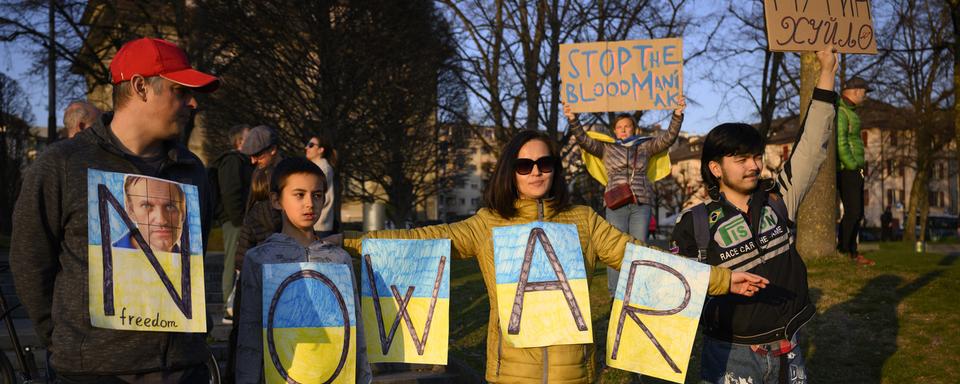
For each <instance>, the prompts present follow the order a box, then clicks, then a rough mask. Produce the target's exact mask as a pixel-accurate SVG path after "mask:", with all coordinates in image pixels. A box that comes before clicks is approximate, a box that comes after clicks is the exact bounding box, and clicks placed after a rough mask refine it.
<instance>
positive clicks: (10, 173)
mask: <svg viewBox="0 0 960 384" xmlns="http://www.w3.org/2000/svg"><path fill="white" fill-rule="evenodd" d="M31 120H33V113H32V112H30V105H29V104H27V96H26V94H24V92H23V89H22V88H20V84H18V83H17V81H16V80H14V79H11V78H10V77H9V76H7V75H5V74H3V73H0V177H2V178H3V180H4V182H3V185H2V186H0V233H10V230H11V229H12V227H11V224H12V222H11V218H12V215H13V203H14V202H15V201H16V198H17V191H18V190H19V187H20V181H21V178H20V177H21V172H20V171H21V169H22V168H23V166H24V165H25V164H26V160H27V151H28V150H29V148H28V141H29V139H30V124H29V123H28V121H31Z"/></svg>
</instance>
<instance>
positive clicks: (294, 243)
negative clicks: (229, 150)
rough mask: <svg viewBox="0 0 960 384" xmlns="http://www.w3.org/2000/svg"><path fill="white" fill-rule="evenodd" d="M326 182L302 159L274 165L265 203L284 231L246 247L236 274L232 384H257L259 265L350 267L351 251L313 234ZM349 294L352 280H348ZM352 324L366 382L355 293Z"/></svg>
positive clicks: (260, 363)
mask: <svg viewBox="0 0 960 384" xmlns="http://www.w3.org/2000/svg"><path fill="white" fill-rule="evenodd" d="M326 188H327V183H326V180H325V176H324V174H323V171H321V170H320V168H319V167H317V166H316V164H313V163H312V162H310V161H309V160H307V159H304V158H288V159H284V160H283V161H281V162H280V163H279V164H277V167H276V170H274V173H273V177H272V179H271V181H270V190H271V192H270V203H271V204H272V205H273V208H274V209H277V210H279V211H280V212H281V215H282V217H283V220H282V221H283V229H282V231H281V232H280V233H274V234H273V235H271V236H270V237H269V238H267V240H266V241H265V242H264V243H263V244H260V245H259V246H257V247H255V248H252V249H250V250H249V251H247V254H246V256H245V258H244V259H245V261H244V263H243V270H242V272H241V277H240V281H241V288H240V289H241V290H242V292H241V294H242V297H243V302H242V303H241V304H240V311H239V322H240V331H239V335H238V340H237V369H236V382H237V384H245V383H262V382H263V381H264V372H263V366H264V364H263V358H264V355H263V354H264V351H263V331H262V329H263V296H262V290H263V265H265V264H282V263H302V262H320V263H339V264H344V265H347V266H349V267H350V269H351V276H355V274H353V273H352V270H353V264H352V262H351V259H350V255H349V254H348V253H347V252H346V251H344V250H343V248H340V247H339V246H338V245H335V244H333V243H330V242H327V241H323V240H321V239H319V238H318V237H317V234H316V232H314V230H313V225H314V223H315V222H316V221H317V219H318V218H319V217H320V210H321V209H322V208H323V199H324V193H325V191H326ZM352 284H353V290H354V292H359V291H358V290H357V283H356V281H353V282H352ZM354 308H355V318H356V327H357V340H356V350H357V357H356V361H357V363H356V366H357V373H356V382H357V383H369V382H370V381H371V380H372V378H373V375H372V373H371V371H370V364H369V363H368V362H367V351H366V344H365V341H364V335H363V321H361V320H360V299H359V296H358V295H356V294H355V295H354Z"/></svg>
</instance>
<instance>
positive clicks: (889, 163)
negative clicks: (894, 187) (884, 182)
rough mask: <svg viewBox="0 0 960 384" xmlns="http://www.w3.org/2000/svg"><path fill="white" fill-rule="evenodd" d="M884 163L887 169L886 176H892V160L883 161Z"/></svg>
mask: <svg viewBox="0 0 960 384" xmlns="http://www.w3.org/2000/svg"><path fill="white" fill-rule="evenodd" d="M885 163H886V168H887V176H892V175H893V165H894V164H893V160H889V159H888V160H886V161H885Z"/></svg>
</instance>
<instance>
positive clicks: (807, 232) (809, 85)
mask: <svg viewBox="0 0 960 384" xmlns="http://www.w3.org/2000/svg"><path fill="white" fill-rule="evenodd" d="M819 72H820V63H819V62H818V61H817V55H816V54H814V53H812V52H806V53H803V54H802V55H801V56H800V120H801V121H803V119H805V118H806V114H807V106H809V105H810V101H811V99H812V98H813V88H814V87H815V86H816V83H817V78H818V75H819ZM836 147H837V137H836V135H831V137H830V140H829V146H828V147H827V158H826V160H824V161H823V164H822V165H821V166H820V173H819V174H817V178H816V180H815V181H814V183H813V186H811V187H810V190H809V191H807V194H806V197H804V199H803V202H801V203H800V209H799V210H798V211H797V250H798V251H799V252H800V255H802V256H804V257H809V258H817V257H824V256H834V255H836V254H837V252H836V250H837V203H836V201H837V148H836Z"/></svg>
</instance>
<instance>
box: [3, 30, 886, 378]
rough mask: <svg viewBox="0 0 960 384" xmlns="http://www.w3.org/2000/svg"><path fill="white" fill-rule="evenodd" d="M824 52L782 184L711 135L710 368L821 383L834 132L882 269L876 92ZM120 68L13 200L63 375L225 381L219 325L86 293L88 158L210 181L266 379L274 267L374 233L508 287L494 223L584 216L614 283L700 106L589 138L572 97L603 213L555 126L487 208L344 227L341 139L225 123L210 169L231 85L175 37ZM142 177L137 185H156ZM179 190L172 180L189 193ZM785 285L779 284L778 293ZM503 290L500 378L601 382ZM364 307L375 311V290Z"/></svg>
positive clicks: (234, 353)
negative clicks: (655, 176) (443, 250)
mask: <svg viewBox="0 0 960 384" xmlns="http://www.w3.org/2000/svg"><path fill="white" fill-rule="evenodd" d="M817 56H818V58H819V60H820V64H821V72H820V77H819V81H818V83H817V88H816V90H815V91H814V94H813V100H814V101H813V102H812V103H811V104H810V106H809V109H808V113H807V114H806V116H807V117H806V119H805V121H804V122H802V129H801V136H800V137H799V138H798V141H797V144H796V147H795V149H794V151H793V153H792V155H791V157H790V159H789V160H788V161H787V162H786V164H785V166H784V169H783V171H781V172H780V173H779V174H778V175H776V177H775V178H774V179H769V180H768V179H762V178H761V177H760V171H761V170H762V169H763V166H762V155H763V148H764V145H765V138H763V137H762V136H760V135H759V133H758V132H757V131H756V130H755V129H754V128H753V127H751V126H749V125H746V124H741V123H737V124H730V123H728V124H721V125H719V126H717V127H716V128H714V129H713V130H711V131H710V133H708V134H707V136H706V139H705V141H704V143H703V151H702V157H701V174H702V177H703V180H704V183H705V184H706V186H707V189H708V191H709V195H710V201H706V202H704V203H702V204H698V205H696V206H695V208H691V209H688V210H686V211H684V212H683V213H682V214H681V215H680V219H679V220H678V223H677V225H676V228H675V230H674V232H673V235H672V238H671V240H672V244H671V245H672V247H673V251H674V252H675V253H677V254H679V255H681V256H685V257H689V258H693V259H696V260H699V261H701V262H704V263H707V264H709V265H710V280H709V290H708V293H709V294H710V295H711V297H713V299H712V300H710V301H709V303H708V305H707V307H706V308H705V309H704V319H703V321H704V324H705V327H704V331H703V332H704V335H705V345H704V350H703V358H702V360H701V364H702V368H701V375H702V378H703V380H705V381H707V382H717V383H720V382H725V380H729V379H731V378H734V379H736V380H739V381H738V382H766V379H764V378H765V377H767V375H769V374H770V372H773V374H774V375H778V376H779V377H781V378H783V379H784V380H783V381H781V382H791V383H793V382H796V383H799V382H803V379H804V362H803V356H802V355H801V354H800V351H799V349H798V348H797V344H798V341H797V340H798V336H797V335H798V333H799V330H800V328H801V327H802V326H803V325H804V324H805V323H806V322H807V320H809V319H810V317H811V316H812V315H813V313H814V312H815V308H814V306H813V303H812V302H811V301H810V299H809V296H808V292H807V276H806V267H805V265H804V263H803V261H802V259H801V257H800V255H799V253H798V251H797V250H796V246H795V237H796V222H795V220H796V212H797V208H798V205H799V203H800V201H801V200H802V198H803V196H804V194H805V193H806V191H807V189H809V187H810V185H811V184H812V182H813V179H814V177H815V175H816V174H817V172H818V170H819V167H820V163H822V162H823V159H824V158H825V154H824V153H822V152H823V151H822V150H821V149H822V148H825V143H826V140H827V138H828V136H829V135H831V134H832V133H831V129H832V127H834V126H836V127H837V135H838V136H837V138H838V144H839V145H838V146H839V147H840V151H841V152H840V156H839V157H840V167H839V173H838V176H837V178H838V185H840V191H841V196H842V198H843V204H844V218H843V221H842V222H841V225H840V227H841V230H842V231H841V234H840V251H841V252H844V253H845V254H848V255H849V256H850V257H851V259H852V260H853V261H854V262H855V263H859V264H864V265H868V264H869V265H872V264H873V261H871V260H869V259H866V258H865V257H863V255H862V254H860V253H859V252H858V250H857V248H856V242H857V241H856V230H857V227H858V224H857V223H858V222H859V221H860V220H862V193H863V176H862V169H863V149H862V143H859V144H858V140H859V120H858V118H857V115H856V112H855V108H856V106H857V105H859V104H860V103H861V102H862V100H863V97H864V94H865V92H867V91H869V87H868V86H867V85H866V83H865V82H863V81H862V80H859V82H858V79H854V80H852V81H851V82H848V84H847V86H846V87H845V90H844V91H843V97H842V99H840V100H839V101H838V99H837V94H836V93H835V92H834V78H835V76H836V71H837V59H836V54H835V52H834V51H831V50H824V51H821V52H818V53H817ZM110 69H111V73H112V76H113V85H114V91H113V110H112V111H110V112H105V113H102V114H101V112H100V111H99V110H98V109H97V108H96V107H94V106H93V105H91V104H90V103H88V102H83V101H78V102H73V103H71V104H70V105H69V106H68V107H67V109H66V111H65V114H64V123H65V125H66V130H65V132H66V133H65V135H66V137H68V138H70V139H69V140H62V141H60V142H58V143H56V144H54V145H52V146H50V147H49V148H48V149H47V150H46V151H45V152H44V153H43V154H42V155H41V156H40V157H39V159H38V160H37V161H36V162H35V163H34V164H33V165H32V166H31V167H30V168H29V170H28V171H27V174H26V177H25V180H24V183H23V190H22V192H21V194H20V199H19V200H18V202H17V209H16V212H15V214H14V231H13V236H12V240H11V256H10V260H11V267H12V270H13V274H14V279H15V283H16V288H17V292H18V293H19V295H20V297H21V300H22V301H23V303H24V306H25V308H26V309H27V312H28V314H29V316H30V318H31V320H32V321H33V323H34V325H35V328H36V330H37V334H38V335H39V336H40V338H41V339H42V340H43V343H44V345H45V346H46V347H47V348H48V350H49V354H50V366H51V367H52V370H53V371H55V372H56V376H55V377H56V382H59V383H126V382H137V383H141V382H142V383H191V382H203V381H205V380H206V379H205V378H206V375H207V368H206V366H205V360H206V358H207V355H206V352H205V351H207V347H206V340H205V338H204V335H202V334H193V333H176V332H172V333H160V332H144V331H118V330H111V329H102V328H96V327H93V326H92V325H91V322H90V314H89V312H88V308H87V296H86V295H87V286H86V285H87V275H86V271H87V268H88V267H87V256H86V255H87V247H88V242H87V225H88V220H87V205H86V201H87V195H86V194H87V189H86V188H80V187H78V186H80V185H83V183H84V181H85V180H86V178H85V175H86V170H87V169H89V168H96V169H99V170H105V171H112V172H122V173H129V174H138V175H143V176H149V177H154V178H159V179H165V180H169V181H174V182H178V183H184V184H192V185H196V186H197V187H198V190H199V199H200V201H199V203H200V209H201V215H200V216H201V217H200V220H201V223H202V232H203V233H202V235H203V237H204V241H203V244H204V245H205V246H206V245H207V244H208V243H207V241H206V240H207V239H208V233H209V229H210V228H211V227H212V226H214V225H216V224H219V226H220V228H221V231H222V236H223V249H224V270H223V275H222V279H221V288H222V292H223V295H224V296H223V299H224V301H225V303H227V304H226V309H225V315H224V317H223V319H217V320H218V321H220V320H222V321H223V322H225V323H228V324H233V328H232V332H231V336H230V343H229V351H230V352H229V355H230V361H229V364H228V366H227V367H226V376H225V379H226V380H227V381H228V382H237V383H260V382H263V380H264V378H263V358H264V356H263V354H264V351H263V345H264V344H263V341H262V333H261V325H260V324H261V322H262V319H261V316H262V306H263V302H262V296H261V294H260V289H261V288H262V281H261V276H262V273H263V272H262V268H263V266H264V265H265V264H273V263H287V262H306V261H313V262H326V263H340V264H346V265H352V263H351V256H350V255H351V254H353V255H354V257H356V255H357V254H358V253H359V252H360V244H361V240H362V239H363V238H406V239H439V238H445V239H450V241H451V248H452V249H451V252H452V256H453V257H457V258H474V259H476V260H477V263H478V265H479V267H480V270H481V272H482V275H483V280H484V283H485V286H486V287H487V288H488V289H489V288H490V287H494V286H495V285H496V282H495V280H494V278H495V266H494V256H493V255H494V252H493V243H492V241H491V240H490V238H491V231H492V229H493V228H495V227H502V226H508V225H515V224H524V223H529V222H532V221H544V222H553V223H566V224H574V225H575V226H576V228H577V231H578V235H579V237H580V239H584V242H583V244H584V245H585V247H584V248H583V249H582V251H583V259H584V263H585V266H586V268H587V270H593V267H594V265H595V264H596V263H602V264H604V265H606V266H607V267H608V288H609V289H610V292H611V293H613V292H614V291H615V289H616V284H617V281H618V278H617V271H618V270H619V268H620V264H621V261H622V259H623V257H624V249H625V247H626V246H627V244H628V243H633V244H638V245H644V244H645V242H646V239H647V235H648V230H649V225H650V222H651V211H652V209H651V204H652V203H653V190H652V181H651V180H649V179H648V178H647V172H646V171H647V166H648V162H649V160H650V158H651V157H652V156H653V155H654V154H656V153H659V152H662V151H665V150H667V149H668V148H669V147H670V146H671V145H672V144H673V143H674V142H675V141H676V139H677V137H678V135H679V133H680V130H681V126H682V123H683V116H684V109H685V108H686V102H685V101H684V100H683V99H682V98H679V99H678V100H676V103H677V104H676V105H677V108H676V109H675V110H674V111H673V113H672V118H671V122H670V126H669V128H668V129H667V130H666V131H665V132H663V133H662V134H660V135H658V136H656V137H643V136H640V135H639V131H638V129H637V121H636V120H635V119H634V117H633V116H632V115H629V114H623V115H618V116H617V117H616V119H614V121H613V124H612V126H611V131H612V132H613V133H614V135H615V136H616V137H615V139H614V141H613V142H610V143H608V142H602V141H598V140H595V139H593V138H591V137H589V136H588V135H587V134H586V133H585V131H584V129H583V127H582V126H581V125H580V122H579V118H578V116H577V115H576V114H573V113H572V112H570V110H569V108H566V107H565V109H564V113H565V115H566V117H567V119H568V122H569V125H570V129H571V130H572V131H573V133H574V135H575V136H576V138H577V143H578V145H579V147H580V149H581V150H583V151H587V152H590V153H592V154H593V155H595V156H597V157H599V158H601V159H602V162H603V164H604V165H605V169H606V172H607V178H608V180H609V182H608V183H607V185H606V189H605V192H606V193H605V196H604V200H605V205H606V212H605V215H604V216H603V217H601V216H600V215H598V214H597V213H596V212H595V211H594V210H593V209H592V208H589V207H586V206H578V205H574V204H572V203H571V196H570V190H569V189H568V188H567V180H566V177H565V176H566V175H565V167H564V166H563V164H562V161H561V156H560V147H559V143H558V142H557V140H556V139H555V138H553V137H550V136H548V135H547V134H545V133H543V132H539V131H533V130H524V131H521V132H520V133H518V134H517V135H515V136H514V137H512V138H511V139H510V140H509V142H507V143H506V145H505V146H504V147H503V149H502V150H501V151H500V152H499V153H500V155H499V158H498V159H497V162H496V164H495V168H494V170H493V174H492V177H491V179H490V181H489V183H488V185H487V186H486V188H485V191H484V195H483V200H484V206H485V207H484V208H482V209H480V210H479V211H478V212H477V213H476V214H475V215H473V216H471V217H469V218H467V219H465V220H462V221H459V222H456V223H450V224H439V225H434V226H427V227H422V228H416V229H406V230H385V231H373V232H369V233H340V229H339V228H340V225H339V223H338V220H337V214H336V212H337V211H338V202H337V199H336V196H337V194H336V192H335V191H336V189H337V185H336V180H337V175H336V166H337V153H336V150H335V147H336V146H335V145H334V143H332V142H331V141H330V140H329V139H327V138H325V137H323V136H320V135H310V136H308V137H305V138H303V153H302V154H291V155H290V156H284V154H283V152H282V151H281V150H280V142H279V139H278V136H279V135H278V132H277V130H276V129H274V128H272V127H270V126H267V125H258V126H255V127H251V126H249V125H236V126H233V127H232V128H230V130H229V131H228V132H226V135H225V136H226V139H227V140H226V141H227V142H228V143H229V147H228V150H227V151H225V152H224V153H222V154H220V155H219V156H217V157H215V158H213V159H211V160H210V162H209V164H208V165H207V166H205V165H204V164H203V163H202V162H201V161H200V159H199V158H198V157H197V156H196V155H194V154H193V153H191V152H190V151H189V150H188V149H187V148H186V147H185V146H184V145H183V144H181V143H180V142H179V141H178V138H179V135H180V133H181V132H182V131H183V129H184V127H185V126H186V125H187V124H188V122H189V119H190V118H191V116H192V113H193V111H194V110H195V109H196V108H197V101H196V98H195V97H194V94H195V93H198V92H214V91H216V89H217V88H218V86H219V82H220V80H219V79H218V78H216V77H214V76H212V75H209V74H205V73H202V72H199V71H196V70H194V69H192V68H191V67H190V64H189V62H188V61H187V57H186V55H185V54H184V52H183V51H182V50H180V48H178V47H176V46H175V45H174V44H172V43H169V42H167V41H164V40H160V39H152V38H143V39H138V40H134V41H131V42H129V43H127V44H125V45H124V46H123V48H121V49H120V51H119V52H118V53H117V55H116V57H115V58H114V59H113V61H112V62H111V64H110ZM838 110H839V112H836V111H838ZM144 180H150V179H144ZM134 184H135V185H132V186H131V188H135V187H142V188H150V187H151V186H150V185H149V183H141V184H136V183H134ZM171 185H173V184H171ZM161 187H163V188H167V192H166V193H168V194H172V193H175V192H176V191H173V190H171V189H169V188H168V187H166V186H161ZM157 193H159V192H157ZM182 193H183V192H182V191H181V192H180V194H182ZM858 194H859V195H860V196H861V197H860V198H859V200H858V197H857V196H858ZM147 195H149V194H147ZM168 200H170V199H168ZM174 200H175V199H174ZM180 200H183V199H182V198H181V199H180ZM128 204H130V203H128ZM131 205H133V204H131ZM178 209H179V211H178V212H179V213H181V214H182V212H183V209H182V208H177V207H171V208H170V210H171V212H173V211H177V210H178ZM888 212H889V209H888ZM131 213H132V214H133V215H135V214H136V213H135V212H131ZM171 217H173V216H171ZM177 218H180V216H177ZM166 219H170V218H169V217H167V218H166ZM144 220H147V219H144ZM170 220H172V219H170ZM887 221H889V220H887ZM727 224H729V225H730V226H738V228H740V229H742V232H738V233H741V234H742V239H738V240H737V241H736V242H733V241H728V240H724V239H726V237H724V236H719V235H717V236H715V234H716V233H717V231H721V230H726V229H723V228H725V225H727ZM744 244H748V245H749V246H748V247H747V248H748V250H749V251H747V252H742V253H740V254H736V255H734V254H733V253H730V252H731V250H732V249H744V248H743V246H744ZM738 247H739V248H738ZM731 255H733V256H731ZM353 284H354V288H356V285H357V284H356V282H355V281H354V282H353ZM768 285H774V286H776V287H777V289H773V290H772V289H766V288H767V287H768ZM488 294H489V299H490V311H491V312H490V317H489V322H488V324H487V327H488V329H487V354H486V379H487V380H488V381H490V382H547V381H551V382H552V381H563V382H588V381H591V380H592V378H593V375H594V374H595V372H597V369H596V363H597V361H598V359H597V357H596V355H595V353H596V350H595V348H594V346H593V345H592V344H578V345H554V346H549V347H544V348H516V347H512V346H509V345H506V344H504V343H502V342H501V338H502V335H501V333H500V331H499V329H500V328H499V324H498V321H499V320H498V315H497V303H496V301H497V296H496V295H495V294H494V292H488ZM356 308H357V311H359V308H360V305H359V303H357V304H356ZM359 317H360V315H359V313H357V318H359ZM361 323H362V322H361ZM358 325H359V324H358ZM358 338H359V339H360V340H359V341H357V342H356V345H357V347H358V348H357V349H358V351H357V362H358V363H357V376H356V377H357V381H358V382H363V383H366V382H370V381H371V380H372V375H371V373H370V372H371V371H370V366H369V364H368V363H367V360H366V353H365V347H364V345H365V344H364V342H363V338H364V332H363V329H362V327H359V329H358ZM771 357H772V358H771ZM731 375H732V376H731Z"/></svg>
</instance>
